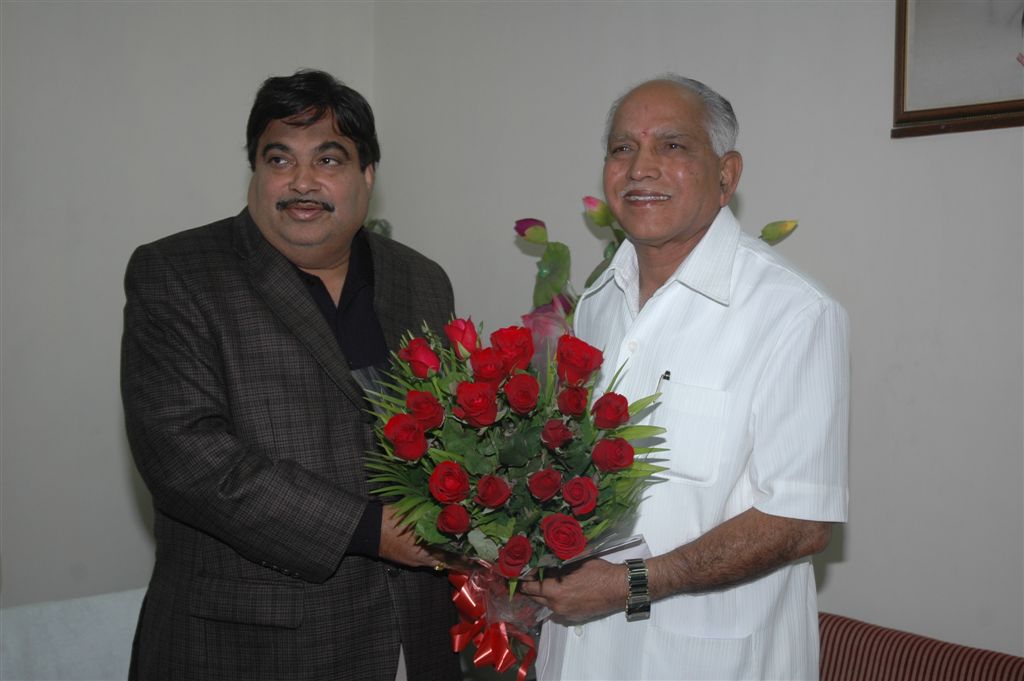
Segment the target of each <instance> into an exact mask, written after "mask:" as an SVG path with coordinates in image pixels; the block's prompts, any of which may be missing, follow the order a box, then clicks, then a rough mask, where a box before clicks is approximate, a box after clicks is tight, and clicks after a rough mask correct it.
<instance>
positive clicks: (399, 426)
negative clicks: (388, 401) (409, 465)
mask: <svg viewBox="0 0 1024 681" xmlns="http://www.w3.org/2000/svg"><path fill="white" fill-rule="evenodd" d="M384 437H386V438H387V439H388V441H389V442H390V443H391V444H392V446H393V448H394V452H395V456H397V457H398V458H399V459H405V460H406V461H415V460H416V459H418V458H420V457H421V456H423V454H424V453H426V451H427V438H426V437H425V436H424V435H423V428H422V427H421V426H420V423H419V421H417V420H416V419H415V418H413V417H412V416H409V415H408V414H395V415H394V416H392V417H391V418H390V419H388V422H387V423H386V424H384Z"/></svg>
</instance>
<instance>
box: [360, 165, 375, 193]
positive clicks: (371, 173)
mask: <svg viewBox="0 0 1024 681" xmlns="http://www.w3.org/2000/svg"><path fill="white" fill-rule="evenodd" d="M376 178H377V169H376V168H375V167H374V165H373V164H372V163H371V164H370V165H368V166H366V168H364V169H363V180H364V181H365V182H366V191H367V193H372V192H373V182H374V180H375V179H376Z"/></svg>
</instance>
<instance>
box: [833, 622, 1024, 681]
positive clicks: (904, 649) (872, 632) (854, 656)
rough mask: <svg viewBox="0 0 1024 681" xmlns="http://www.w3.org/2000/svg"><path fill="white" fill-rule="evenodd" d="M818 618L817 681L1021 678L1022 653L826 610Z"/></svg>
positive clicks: (993, 680)
mask: <svg viewBox="0 0 1024 681" xmlns="http://www.w3.org/2000/svg"><path fill="white" fill-rule="evenodd" d="M818 624H819V628H820V630H821V681H1024V657H1017V656H1015V655H1008V654H1006V653H999V652H996V651H993V650H984V649H982V648H971V647H969V646H963V645H959V644H957V643H949V642H947V641H939V640H937V639H934V638H928V637H926V636H920V635H918V634H911V633H909V632H906V631H899V630H897V629H888V628H886V627H881V626H878V625H876V624H868V623H867V622H862V621H860V620H855V619H852V618H849V617H843V616H842V615H834V614H831V613H827V612H822V613H819V614H818Z"/></svg>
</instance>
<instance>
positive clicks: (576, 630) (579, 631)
mask: <svg viewBox="0 0 1024 681" xmlns="http://www.w3.org/2000/svg"><path fill="white" fill-rule="evenodd" d="M572 633H574V634H576V637H577V638H583V627H581V626H579V625H576V626H575V627H573V628H572Z"/></svg>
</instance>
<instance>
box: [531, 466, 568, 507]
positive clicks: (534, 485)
mask: <svg viewBox="0 0 1024 681" xmlns="http://www.w3.org/2000/svg"><path fill="white" fill-rule="evenodd" d="M561 485H562V474H561V473H559V472H558V471H556V470H555V469H554V468H545V469H543V470H539V471H537V472H536V473H533V474H531V475H530V477H529V478H527V479H526V486H527V487H528V488H529V490H530V494H532V495H533V496H534V497H535V498H536V499H537V501H547V500H548V499H550V498H551V497H553V496H555V494H557V493H558V488H559V487H561Z"/></svg>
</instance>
